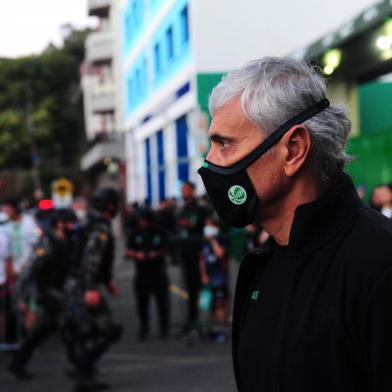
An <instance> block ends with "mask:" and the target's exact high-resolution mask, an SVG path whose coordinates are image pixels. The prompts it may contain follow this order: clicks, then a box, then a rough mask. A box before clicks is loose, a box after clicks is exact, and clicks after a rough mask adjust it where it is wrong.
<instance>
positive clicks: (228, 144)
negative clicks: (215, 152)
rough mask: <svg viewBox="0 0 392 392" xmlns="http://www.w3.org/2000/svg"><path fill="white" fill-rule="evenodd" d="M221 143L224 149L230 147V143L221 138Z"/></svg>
mask: <svg viewBox="0 0 392 392" xmlns="http://www.w3.org/2000/svg"><path fill="white" fill-rule="evenodd" d="M220 145H221V147H222V149H224V150H225V149H227V148H229V147H230V143H229V142H228V141H226V140H221V141H220Z"/></svg>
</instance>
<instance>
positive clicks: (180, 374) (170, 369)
mask: <svg viewBox="0 0 392 392" xmlns="http://www.w3.org/2000/svg"><path fill="white" fill-rule="evenodd" d="M116 275H117V282H118V284H119V286H120V290H121V293H120V296H119V297H118V298H117V299H115V300H113V303H112V305H113V308H114V312H115V315H116V318H117V319H118V320H119V321H121V322H122V323H123V325H124V327H125V334H124V337H123V339H122V341H121V342H120V343H118V344H116V345H114V346H112V348H111V350H110V351H109V352H108V353H106V355H105V356H104V357H103V359H102V360H101V362H100V376H101V379H102V380H104V381H105V382H108V383H110V385H111V390H112V391H118V392H122V391H124V392H125V391H127V392H131V391H135V392H136V391H137V392H158V391H159V392H199V391H200V392H220V391H222V392H223V391H224V392H231V391H235V386H234V379H233V373H232V366H231V354H230V344H229V343H223V344H219V343H211V342H208V341H202V340H195V341H194V342H189V341H184V340H179V339H177V338H175V337H171V338H170V339H169V340H167V341H161V340H159V339H158V338H157V337H156V335H157V330H156V329H154V328H153V329H152V336H151V338H150V340H148V341H147V342H143V343H140V342H138V341H137V339H136V329H137V325H136V316H135V310H134V309H135V305H134V299H133V291H132V285H131V281H132V276H133V268H132V265H131V263H127V262H122V263H119V264H118V266H117V273H116ZM170 279H171V282H172V284H174V285H175V288H178V287H180V288H181V279H180V271H179V269H178V267H172V268H170ZM173 291H174V292H175V293H174V292H173V293H172V294H171V300H172V320H173V330H174V331H175V329H176V327H178V323H179V322H180V321H181V320H182V318H183V313H184V311H185V302H184V299H181V295H179V293H178V292H179V290H178V289H177V290H176V289H175V290H173ZM180 293H181V292H180ZM151 311H152V313H155V307H154V306H152V307H151ZM154 326H155V325H154V324H153V327H154ZM190 343H192V344H190ZM7 360H8V356H7V355H6V354H4V353H0V364H1V365H5V363H6V362H7ZM3 367H4V366H1V369H0V385H1V386H0V390H1V391H4V392H24V391H26V392H27V391H29V392H36V391H37V392H38V391H39V392H52V391H53V392H63V391H64V392H65V391H72V382H71V380H69V379H68V378H67V376H66V374H65V373H66V372H65V370H66V368H67V364H66V360H65V356H64V353H63V350H62V346H61V344H60V343H59V341H58V340H57V338H53V339H51V340H50V341H48V342H47V343H46V344H45V345H44V346H43V347H42V348H41V349H40V352H39V353H37V355H36V356H35V357H34V358H33V361H32V363H31V365H30V368H29V369H30V371H31V372H32V373H34V375H35V379H34V380H33V381H31V382H29V383H21V382H18V381H16V380H15V379H14V378H13V377H11V376H10V375H8V374H7V373H6V372H5V371H4V370H3Z"/></svg>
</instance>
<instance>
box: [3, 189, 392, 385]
mask: <svg viewBox="0 0 392 392" xmlns="http://www.w3.org/2000/svg"><path fill="white" fill-rule="evenodd" d="M357 190H358V193H359V195H360V196H363V188H362V187H358V189H357ZM181 196H182V197H181V199H180V200H177V199H174V198H173V199H168V200H164V201H161V202H160V203H159V205H158V206H157V207H156V208H152V207H151V206H149V205H147V204H146V205H139V204H137V203H135V204H133V205H131V206H129V208H128V209H127V210H126V212H125V214H124V215H123V218H124V219H123V228H124V230H123V236H124V238H125V244H126V257H127V258H128V259H131V260H132V261H133V262H134V265H135V276H134V295H135V299H136V305H137V306H136V311H137V316H138V336H137V338H138V339H139V340H140V341H145V340H146V339H148V338H149V336H150V332H151V325H150V324H151V323H150V308H149V304H150V300H151V298H152V297H153V298H154V299H155V301H156V304H157V310H158V322H159V324H158V327H159V336H160V338H161V339H167V338H168V337H169V336H170V333H171V332H172V331H171V330H170V326H171V317H170V313H171V312H170V293H169V276H168V265H169V264H172V265H175V266H177V267H179V268H180V269H181V271H182V277H183V288H184V292H185V293H186V298H185V299H186V314H185V315H184V320H183V323H182V327H181V328H180V330H179V331H177V333H176V335H177V336H190V335H193V336H203V337H206V336H207V337H208V338H210V339H211V340H213V341H216V342H226V341H227V340H228V336H229V322H228V320H229V315H228V313H229V299H230V294H231V293H230V279H229V277H230V275H229V260H230V259H232V256H233V254H232V252H231V249H232V243H233V241H235V240H238V238H239V237H241V236H242V237H243V238H244V239H245V241H244V243H243V248H244V249H242V251H251V250H253V249H254V248H257V247H259V246H260V245H261V244H262V243H264V242H265V241H267V239H268V234H267V233H266V232H265V231H263V230H262V229H260V228H259V227H257V226H256V225H248V226H247V227H246V228H245V229H244V230H242V231H241V232H239V231H236V232H234V236H233V232H232V231H230V229H229V228H228V227H224V226H223V225H222V223H221V221H220V220H219V219H218V218H217V217H216V215H215V213H214V211H213V209H212V208H211V206H210V204H209V202H208V200H207V199H206V198H204V197H202V198H199V197H196V195H195V186H194V184H193V183H191V182H185V183H184V184H183V185H182V188H181ZM370 206H371V207H372V208H374V209H376V210H378V211H379V212H380V213H382V214H383V215H385V216H386V217H388V218H392V184H382V185H379V186H377V187H375V188H374V190H373V193H372V196H371V200H370ZM118 209H119V196H118V194H117V192H116V191H114V190H113V189H110V188H104V189H101V190H98V191H97V192H95V193H94V195H93V196H92V199H91V203H90V208H89V212H88V214H87V215H84V214H83V216H82V214H80V211H78V213H75V210H72V209H71V208H69V209H61V208H60V209H54V210H52V211H50V212H43V211H40V210H34V209H32V210H29V211H27V210H26V208H25V207H24V206H23V204H22V203H21V202H20V201H19V200H16V199H12V200H7V201H5V202H3V204H2V209H1V224H0V345H1V346H0V347H1V348H2V349H11V350H14V355H13V357H12V360H11V362H10V363H9V364H8V370H9V371H10V372H11V373H12V374H14V375H15V376H16V377H17V378H19V379H21V380H27V379H30V378H31V375H30V374H29V373H28V371H27V365H28V363H29V361H30V359H31V358H32V355H33V353H34V351H35V349H36V348H37V347H38V346H39V345H40V344H41V342H42V341H44V340H45V339H46V338H47V337H48V336H50V335H52V334H53V333H55V332H57V333H58V334H59V335H60V337H61V339H62V341H63V343H64V347H65V350H66V353H67V356H68V359H69V362H70V364H71V365H72V367H71V371H70V374H71V376H72V377H73V378H74V380H75V390H80V391H83V390H92V389H96V388H97V385H98V386H99V385H100V384H99V383H98V381H97V380H96V377H95V374H96V369H95V364H96V361H97V359H98V358H99V357H100V356H101V355H102V354H103V353H104V352H105V351H106V350H107V348H108V347H109V345H110V344H111V343H112V342H115V341H117V340H119V338H120V337H121V334H122V327H121V326H120V325H119V324H116V323H115V322H114V320H113V316H112V312H111V310H110V308H109V305H108V301H107V300H106V299H105V294H104V292H105V291H106V292H107V293H108V294H109V295H116V293H117V287H116V285H115V283H114V281H113V268H114V248H115V242H114V236H113V234H112V229H111V221H112V219H113V217H114V216H115V215H116V213H117V211H118ZM201 309H203V310H204V311H205V312H206V313H207V314H208V320H207V324H206V323H201V320H200V318H201V317H200V310H201ZM204 321H205V320H204ZM87 343H88V344H87Z"/></svg>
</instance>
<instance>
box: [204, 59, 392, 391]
mask: <svg viewBox="0 0 392 392" xmlns="http://www.w3.org/2000/svg"><path fill="white" fill-rule="evenodd" d="M210 112H211V115H212V118H213V120H212V123H211V127H210V130H209V138H210V140H211V149H210V151H209V154H208V156H207V158H206V160H205V162H204V164H203V166H202V167H201V168H200V170H199V173H200V175H201V177H202V179H203V182H204V184H205V186H206V189H207V192H208V194H209V196H210V198H211V201H212V203H213V204H214V206H215V208H216V210H217V213H218V214H219V216H220V217H221V218H222V220H224V221H226V222H227V223H228V224H230V225H232V226H236V227H243V226H245V225H247V224H248V223H251V222H255V223H257V224H259V225H260V226H261V227H262V228H263V229H264V230H266V231H267V232H268V233H269V234H270V239H269V241H268V242H267V243H266V244H265V245H264V246H263V247H262V248H260V249H256V250H255V251H253V252H252V253H250V254H248V255H247V256H246V257H245V259H244V260H243V262H242V264H241V268H240V272H239V275H238V281H237V288H236V294H235V300H234V314H233V359H234V369H235V376H236V381H237V386H238V390H239V391H241V392H256V391H257V392H259V391H265V392H269V391H301V392H306V391H309V392H315V391H317V392H322V391H328V392H331V391H333V392H339V391H342V392H343V391H344V392H349V391H355V392H360V391H366V392H369V391H374V392H376V391H377V392H380V391H385V392H386V391H391V390H392V224H391V222H390V221H388V220H387V219H385V218H384V217H382V216H381V215H380V214H378V213H377V212H374V211H372V210H370V209H369V208H367V207H366V206H365V205H364V204H363V203H362V201H361V200H360V199H359V197H358V196H357V194H356V191H355V188H354V186H353V183H352V181H351V179H350V177H349V176H348V175H346V174H345V173H344V172H343V169H344V165H345V163H346V162H348V161H349V160H350V157H349V156H348V155H347V154H346V153H345V145H346V141H347V138H348V134H349V132H350V121H349V119H348V118H347V114H346V112H345V110H344V109H342V108H338V107H336V106H334V105H331V104H330V103H329V101H328V100H327V98H326V86H325V81H324V79H323V77H322V76H321V75H320V74H319V73H318V72H317V70H315V69H313V68H312V67H310V66H308V65H307V64H305V63H304V62H302V61H298V60H294V59H288V58H272V57H266V58H263V59H260V60H256V61H252V62H250V63H249V64H246V65H245V66H244V67H242V68H241V69H239V70H237V71H234V72H232V73H230V74H229V75H228V76H227V77H226V78H224V79H223V80H222V81H221V82H220V83H219V84H218V86H217V87H216V88H215V89H214V90H213V92H212V95H211V97H210Z"/></svg>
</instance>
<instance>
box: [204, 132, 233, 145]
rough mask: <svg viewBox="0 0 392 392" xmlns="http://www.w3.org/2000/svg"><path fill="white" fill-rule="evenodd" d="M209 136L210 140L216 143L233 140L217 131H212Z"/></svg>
mask: <svg viewBox="0 0 392 392" xmlns="http://www.w3.org/2000/svg"><path fill="white" fill-rule="evenodd" d="M209 138H210V140H211V141H213V142H216V143H219V142H223V141H224V142H232V141H233V140H234V139H233V138H232V137H230V136H224V135H221V134H220V133H218V132H216V133H213V134H212V135H210V136H209Z"/></svg>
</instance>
